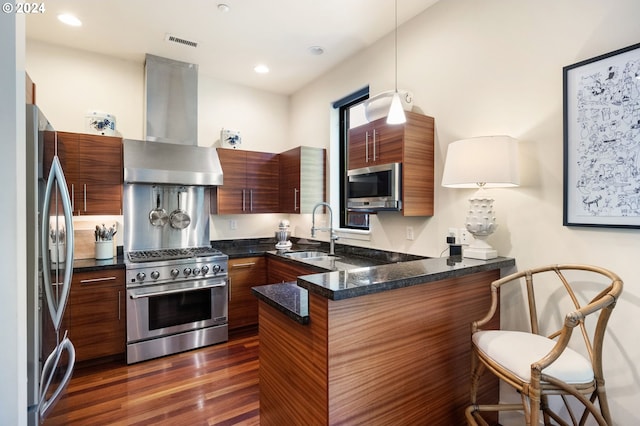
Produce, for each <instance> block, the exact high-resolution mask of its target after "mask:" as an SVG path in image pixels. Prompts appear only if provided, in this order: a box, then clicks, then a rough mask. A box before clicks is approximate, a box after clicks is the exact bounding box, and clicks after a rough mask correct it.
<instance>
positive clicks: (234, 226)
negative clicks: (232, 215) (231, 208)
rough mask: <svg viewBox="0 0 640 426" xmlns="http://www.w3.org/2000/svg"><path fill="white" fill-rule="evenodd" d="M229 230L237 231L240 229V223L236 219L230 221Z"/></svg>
mask: <svg viewBox="0 0 640 426" xmlns="http://www.w3.org/2000/svg"><path fill="white" fill-rule="evenodd" d="M229 229H231V230H232V231H235V230H236V229H238V222H237V221H236V220H234V219H231V220H230V221H229Z"/></svg>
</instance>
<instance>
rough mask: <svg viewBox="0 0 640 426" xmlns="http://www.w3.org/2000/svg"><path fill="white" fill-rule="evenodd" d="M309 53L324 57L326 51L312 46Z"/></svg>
mask: <svg viewBox="0 0 640 426" xmlns="http://www.w3.org/2000/svg"><path fill="white" fill-rule="evenodd" d="M309 53H311V54H312V55H322V54H323V53H324V49H323V48H322V47H320V46H311V47H310V48H309Z"/></svg>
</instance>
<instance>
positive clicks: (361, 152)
mask: <svg viewBox="0 0 640 426" xmlns="http://www.w3.org/2000/svg"><path fill="white" fill-rule="evenodd" d="M405 114H406V116H407V122H406V123H404V124H387V123H386V117H385V118H381V119H378V120H375V121H372V122H371V123H367V124H364V125H362V126H358V127H355V128H353V129H351V130H349V146H348V152H347V159H348V160H347V161H348V169H349V170H351V169H359V168H362V167H369V166H373V165H378V164H387V163H402V214H403V215H404V216H432V215H433V192H434V190H433V185H434V151H433V149H434V148H433V146H434V120H433V117H428V116H426V115H422V114H418V113H414V112H405Z"/></svg>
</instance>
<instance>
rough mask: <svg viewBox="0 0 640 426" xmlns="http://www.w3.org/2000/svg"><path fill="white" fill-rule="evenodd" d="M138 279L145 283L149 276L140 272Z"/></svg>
mask: <svg viewBox="0 0 640 426" xmlns="http://www.w3.org/2000/svg"><path fill="white" fill-rule="evenodd" d="M136 278H137V279H138V281H144V279H145V278H147V274H145V273H144V272H138V273H137V274H136Z"/></svg>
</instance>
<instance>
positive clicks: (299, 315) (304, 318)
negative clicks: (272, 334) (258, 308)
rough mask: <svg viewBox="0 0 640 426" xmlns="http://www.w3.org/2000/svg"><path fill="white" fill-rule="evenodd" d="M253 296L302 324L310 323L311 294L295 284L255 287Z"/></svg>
mask: <svg viewBox="0 0 640 426" xmlns="http://www.w3.org/2000/svg"><path fill="white" fill-rule="evenodd" d="M251 290H252V292H253V294H254V295H255V296H256V297H258V298H259V299H260V300H262V301H264V302H265V303H267V304H268V305H271V306H272V307H274V308H276V309H278V310H279V311H280V312H282V313H284V314H285V315H287V316H288V317H289V318H291V319H293V320H294V321H297V322H299V323H300V324H307V323H308V322H309V292H308V291H307V290H305V289H304V288H302V287H299V286H298V285H297V284H296V283H295V282H289V283H282V284H268V285H262V286H259V287H253V288H252V289H251Z"/></svg>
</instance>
